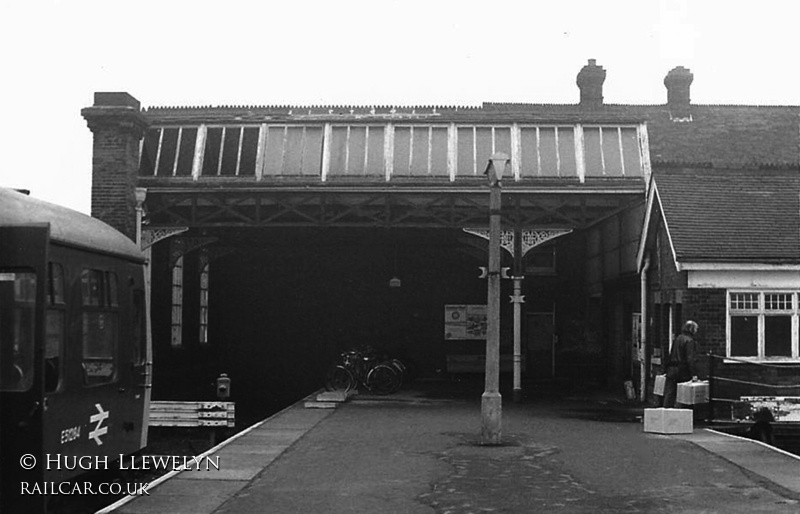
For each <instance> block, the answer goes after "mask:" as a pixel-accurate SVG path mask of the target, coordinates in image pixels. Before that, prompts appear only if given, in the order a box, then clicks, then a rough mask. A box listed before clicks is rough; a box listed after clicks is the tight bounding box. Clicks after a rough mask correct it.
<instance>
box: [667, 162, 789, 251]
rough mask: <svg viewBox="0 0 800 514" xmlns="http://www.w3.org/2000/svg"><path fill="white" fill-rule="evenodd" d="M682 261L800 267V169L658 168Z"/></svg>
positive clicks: (675, 246)
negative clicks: (792, 265)
mask: <svg viewBox="0 0 800 514" xmlns="http://www.w3.org/2000/svg"><path fill="white" fill-rule="evenodd" d="M653 184H654V190H655V194H656V198H657V200H658V202H659V203H660V206H661V209H662V212H663V216H664V219H665V221H666V225H667V230H668V231H669V235H670V238H671V241H672V245H673V250H674V252H675V257H676V260H677V261H678V262H679V263H688V262H696V263H697V262H715V263H758V264H798V263H800V171H798V170H797V169H773V170H763V169H761V170H759V169H752V168H751V169H708V168H704V169H698V168H675V169H663V168H661V169H654V170H653Z"/></svg>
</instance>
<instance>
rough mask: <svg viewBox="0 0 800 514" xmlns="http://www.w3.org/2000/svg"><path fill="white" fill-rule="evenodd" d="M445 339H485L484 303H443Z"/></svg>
mask: <svg viewBox="0 0 800 514" xmlns="http://www.w3.org/2000/svg"><path fill="white" fill-rule="evenodd" d="M444 338H445V339H486V305H445V306H444Z"/></svg>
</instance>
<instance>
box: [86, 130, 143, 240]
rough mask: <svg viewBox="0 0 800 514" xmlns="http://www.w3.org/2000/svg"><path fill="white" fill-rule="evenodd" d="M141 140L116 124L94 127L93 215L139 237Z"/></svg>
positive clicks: (128, 233)
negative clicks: (137, 217) (137, 190)
mask: <svg viewBox="0 0 800 514" xmlns="http://www.w3.org/2000/svg"><path fill="white" fill-rule="evenodd" d="M138 150H139V145H138V139H137V138H136V137H135V136H134V135H131V134H125V133H120V132H119V130H117V129H116V128H115V127H111V128H107V127H103V128H97V129H95V130H94V145H93V152H94V155H93V157H92V216H93V217H95V218H98V219H100V220H103V221H104V222H106V223H108V224H109V225H111V226H112V227H114V228H116V229H117V230H119V231H120V232H122V233H123V234H125V235H126V236H128V237H130V238H131V239H135V238H136V199H135V196H134V190H135V188H136V165H137V160H138Z"/></svg>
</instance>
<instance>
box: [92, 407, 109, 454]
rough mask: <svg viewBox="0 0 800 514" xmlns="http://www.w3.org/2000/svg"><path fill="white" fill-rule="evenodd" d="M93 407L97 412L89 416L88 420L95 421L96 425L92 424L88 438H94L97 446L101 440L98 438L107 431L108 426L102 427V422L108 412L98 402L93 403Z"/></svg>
mask: <svg viewBox="0 0 800 514" xmlns="http://www.w3.org/2000/svg"><path fill="white" fill-rule="evenodd" d="M94 407H95V408H96V409H97V414H92V415H91V416H89V422H90V423H96V425H95V426H94V430H92V431H91V432H89V439H94V442H95V443H97V446H101V445H102V444H103V441H102V440H100V436H103V435H106V434H107V433H108V427H104V426H103V423H104V422H105V420H107V419H108V416H109V414H110V412H109V411H105V410H103V406H102V405H100V404H99V403H95V404H94Z"/></svg>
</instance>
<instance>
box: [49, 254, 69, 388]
mask: <svg viewBox="0 0 800 514" xmlns="http://www.w3.org/2000/svg"><path fill="white" fill-rule="evenodd" d="M47 271H48V280H47V311H46V313H45V330H46V332H45V351H44V389H45V392H48V393H49V392H53V391H55V390H57V389H58V388H59V385H60V384H61V377H62V376H63V369H62V366H63V362H64V359H63V357H62V352H63V348H64V331H65V319H66V311H65V301H64V268H63V267H62V266H61V264H59V263H57V262H51V263H50V264H49V266H48V270H47Z"/></svg>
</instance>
